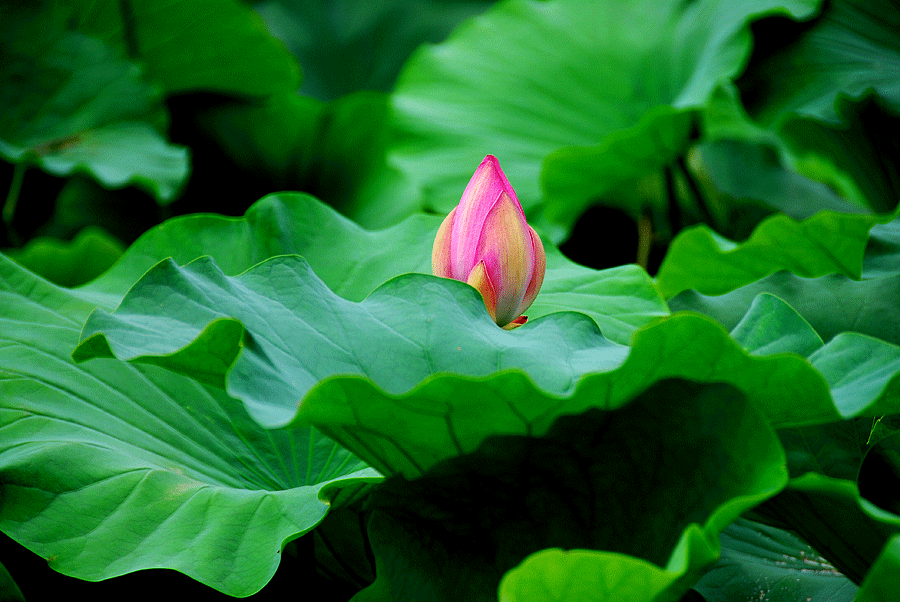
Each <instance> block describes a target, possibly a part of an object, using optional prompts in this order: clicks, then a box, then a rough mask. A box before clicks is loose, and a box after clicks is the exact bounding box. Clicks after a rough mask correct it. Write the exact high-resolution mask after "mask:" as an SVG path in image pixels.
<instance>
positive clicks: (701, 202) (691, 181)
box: [675, 155, 716, 228]
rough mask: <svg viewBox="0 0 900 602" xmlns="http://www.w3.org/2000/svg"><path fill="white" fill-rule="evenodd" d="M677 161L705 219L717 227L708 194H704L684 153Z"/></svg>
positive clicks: (711, 225) (712, 226)
mask: <svg viewBox="0 0 900 602" xmlns="http://www.w3.org/2000/svg"><path fill="white" fill-rule="evenodd" d="M675 162H676V164H677V165H678V169H679V171H680V172H681V174H682V175H683V176H684V180H685V182H687V185H688V188H689V189H690V191H691V196H693V197H694V200H695V201H696V202H697V208H698V209H699V210H700V213H701V214H702V216H703V221H704V222H706V223H707V224H709V226H710V227H711V228H715V226H716V220H715V218H714V217H713V214H712V211H710V210H709V203H708V202H707V200H706V195H705V194H703V190H701V189H700V185H699V184H698V183H697V179H696V178H694V175H693V174H692V173H691V170H690V169H689V168H688V164H687V161H685V158H684V155H679V156H678V158H677V159H676V160H675Z"/></svg>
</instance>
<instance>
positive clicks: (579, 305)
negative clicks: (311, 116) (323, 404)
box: [90, 194, 668, 343]
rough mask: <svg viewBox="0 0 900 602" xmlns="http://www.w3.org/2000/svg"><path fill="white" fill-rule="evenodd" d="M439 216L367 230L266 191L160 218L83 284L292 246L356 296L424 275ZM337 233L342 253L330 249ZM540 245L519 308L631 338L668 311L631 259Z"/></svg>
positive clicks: (228, 268)
mask: <svg viewBox="0 0 900 602" xmlns="http://www.w3.org/2000/svg"><path fill="white" fill-rule="evenodd" d="M441 219H442V218H441V217H439V216H425V215H416V216H413V217H410V218H408V219H406V220H405V221H403V222H402V223H401V224H398V225H396V226H394V227H391V228H388V229H385V230H379V231H368V230H364V229H362V228H360V227H359V226H358V225H356V224H355V223H354V222H351V221H350V220H348V219H346V218H344V217H342V216H340V215H339V214H338V213H336V212H335V211H334V210H333V209H331V208H329V207H328V206H326V205H323V204H322V203H321V202H319V201H317V200H316V199H314V198H312V197H310V196H308V195H304V194H277V195H270V196H268V197H266V198H264V199H262V200H261V201H259V202H258V203H256V204H255V205H254V206H253V207H251V208H250V209H249V210H248V211H247V215H246V217H245V218H243V219H234V218H226V217H221V216H212V215H195V216H186V217H181V218H176V219H173V220H170V221H169V222H166V223H165V224H163V225H162V226H160V227H158V228H155V229H153V230H151V231H150V232H148V233H147V234H146V235H145V236H143V237H142V238H141V239H139V240H138V241H137V242H136V243H135V244H134V245H132V246H131V247H130V248H129V249H128V250H127V251H126V252H125V255H124V256H123V259H122V261H120V262H119V264H117V265H116V266H114V267H113V268H112V270H111V271H110V272H109V273H107V274H105V275H104V276H102V277H101V278H100V279H99V280H97V281H95V282H94V283H92V284H91V285H90V288H91V290H96V291H103V292H113V293H115V294H117V295H118V296H119V297H120V298H121V296H122V295H124V294H125V292H126V291H127V289H128V287H129V286H130V285H131V284H132V283H133V282H134V278H133V277H132V276H131V275H132V274H135V273H137V274H140V273H143V272H145V271H146V270H148V269H150V268H151V267H152V266H153V265H154V264H156V263H157V262H158V261H160V260H162V259H164V258H166V257H172V258H173V259H174V260H175V261H176V262H177V263H180V264H184V263H188V262H190V261H192V260H193V259H196V258H197V257H199V256H201V255H210V256H211V257H213V259H214V260H215V262H216V264H217V265H218V266H219V267H220V268H221V269H222V271H223V272H224V273H226V274H229V275H235V274H239V273H240V272H243V271H244V270H246V269H248V268H250V267H251V266H253V265H254V264H256V263H258V262H260V261H262V260H264V259H266V258H268V257H272V256H273V255H282V254H299V255H302V256H303V257H304V258H305V259H306V260H307V261H308V262H309V265H310V266H311V267H312V269H313V271H314V272H315V274H316V276H317V277H318V278H321V279H322V281H323V282H324V283H325V284H326V285H327V286H328V288H330V289H331V290H332V291H334V292H335V293H337V294H338V295H340V296H341V297H343V298H345V299H349V300H351V301H361V300H362V299H364V298H365V297H366V296H367V295H369V294H370V293H371V292H372V291H374V290H375V289H376V288H377V287H378V286H379V285H381V284H382V283H384V282H385V281H386V280H389V279H391V278H393V277H394V276H397V275H399V274H404V273H408V272H419V273H431V250H432V246H433V241H434V236H435V234H436V233H437V229H438V226H440V223H441ZM338 240H339V241H340V244H341V253H334V241H338ZM546 250H547V276H546V277H545V279H544V285H543V287H542V289H541V294H540V295H538V297H537V300H536V301H535V303H534V305H532V306H531V308H530V309H529V310H528V311H527V312H526V313H527V315H528V316H529V318H530V319H535V318H538V317H540V316H543V315H546V314H548V313H551V312H555V311H562V310H575V311H580V312H583V313H585V314H587V315H589V316H590V317H591V318H593V319H594V321H595V322H596V323H597V325H598V326H599V327H600V329H601V330H602V331H603V334H604V336H605V337H606V338H608V339H610V340H612V341H615V342H617V343H628V341H629V340H630V338H631V335H632V333H633V332H634V331H635V329H636V328H639V327H641V326H644V325H646V324H648V323H649V322H651V321H653V320H654V319H656V318H657V317H660V316H664V315H667V314H668V308H667V306H666V304H665V302H664V301H663V300H662V298H661V296H660V295H659V292H658V291H657V289H656V287H655V286H653V283H652V281H651V280H650V278H649V277H648V276H647V274H646V272H644V271H643V270H641V269H640V268H638V267H637V266H633V265H632V266H622V267H620V268H616V269H612V270H604V271H600V272H598V271H597V270H592V269H589V268H585V267H582V266H579V265H577V264H575V263H572V262H571V261H569V260H567V259H566V258H565V257H563V255H562V254H561V253H560V252H559V250H558V249H556V248H555V247H552V246H550V245H549V244H547V245H546Z"/></svg>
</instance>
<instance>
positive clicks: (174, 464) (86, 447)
mask: <svg viewBox="0 0 900 602" xmlns="http://www.w3.org/2000/svg"><path fill="white" fill-rule="evenodd" d="M135 277H136V275H135ZM109 301H110V300H109V298H108V297H106V296H104V295H102V294H96V293H89V292H86V291H71V290H66V289H61V288H57V287H56V286H53V285H51V284H49V283H47V282H46V281H44V280H42V279H40V278H38V277H37V276H35V275H33V274H31V273H29V272H27V271H25V270H24V269H23V268H21V267H19V266H18V265H17V264H15V263H13V262H12V261H11V260H9V259H7V258H6V257H4V256H0V325H2V328H0V333H2V334H0V430H2V433H3V436H2V437H0V442H2V443H0V483H2V486H0V487H2V497H3V500H4V503H3V506H2V510H0V528H2V530H3V531H4V532H5V533H7V534H8V535H9V536H10V537H12V538H13V539H15V540H16V541H18V542H19V543H21V544H22V545H24V546H26V547H27V548H29V549H30V550H32V551H34V552H36V553H38V554H39V555H41V556H43V557H44V558H47V559H48V560H49V562H50V565H51V566H52V567H53V568H54V569H56V570H58V571H60V572H63V573H65V574H68V575H72V576H76V577H79V578H81V579H88V580H98V579H105V578H109V577H113V576H116V575H121V574H123V573H128V572H131V571H135V570H138V569H143V568H150V567H166V568H171V569H176V570H179V571H181V572H184V573H186V574H188V575H190V576H191V577H193V578H194V579H197V580H199V581H201V582H203V583H205V584H207V585H210V586H212V587H215V588H217V589H219V590H221V591H224V592H226V593H229V594H231V595H238V596H246V595H249V594H251V593H254V592H255V591H257V590H259V589H260V588H261V587H262V586H263V585H265V583H266V582H267V581H268V580H269V579H270V578H271V576H272V574H273V573H274V572H275V569H276V567H277V566H278V563H279V560H280V552H281V549H282V548H283V546H284V545H285V544H286V543H287V542H288V541H290V540H291V539H293V538H295V537H297V536H299V535H300V534H302V533H304V532H306V531H308V530H310V529H312V528H313V527H314V526H315V525H316V524H317V523H318V522H319V521H320V520H321V519H322V517H323V516H324V515H325V513H326V512H327V510H328V507H329V501H332V500H334V501H336V500H335V498H336V495H337V493H338V492H339V490H340V488H341V487H346V486H348V485H354V486H358V484H359V483H361V482H365V481H372V480H377V479H378V478H379V476H378V474H377V473H375V472H374V471H372V470H371V469H369V468H367V467H366V465H365V464H363V463H362V462H360V461H359V460H358V459H356V458H354V457H353V456H352V455H351V454H350V453H349V452H347V451H346V450H343V449H341V448H340V447H338V446H337V445H336V444H335V443H334V442H333V441H331V440H329V439H327V438H325V437H323V436H322V435H321V434H319V433H318V432H317V431H315V430H314V429H310V428H297V429H288V430H282V431H278V432H268V431H265V430H264V429H262V428H260V427H259V426H258V424H257V423H255V422H254V421H252V420H251V419H250V417H249V416H248V415H247V413H246V412H245V411H244V409H243V407H242V406H241V404H240V403H239V402H237V401H235V400H234V399H231V398H229V397H228V396H227V395H225V394H224V393H223V392H222V391H220V390H216V389H213V388H210V387H205V386H202V385H199V384H198V383H197V382H196V381H193V380H189V379H185V378H183V377H180V376H178V375H176V374H173V373H171V372H168V371H165V370H161V369H159V368H154V367H150V366H131V365H128V364H124V363H121V362H109V361H98V362H93V363H91V364H89V365H83V366H76V365H74V364H73V363H72V360H71V358H70V354H71V351H72V349H74V347H75V345H76V343H77V341H78V337H79V331H80V328H81V323H82V322H83V321H84V319H85V318H86V317H87V315H88V314H89V313H90V311H91V310H92V309H93V308H94V307H96V306H98V305H99V306H102V307H109V308H111V306H110V305H107V303H109ZM113 306H114V305H113Z"/></svg>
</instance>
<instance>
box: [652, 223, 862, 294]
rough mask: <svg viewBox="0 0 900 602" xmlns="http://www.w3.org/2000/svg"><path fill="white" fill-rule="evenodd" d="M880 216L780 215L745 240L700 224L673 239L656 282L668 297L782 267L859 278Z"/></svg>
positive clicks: (732, 284) (738, 282) (731, 285)
mask: <svg viewBox="0 0 900 602" xmlns="http://www.w3.org/2000/svg"><path fill="white" fill-rule="evenodd" d="M876 220H877V218H876V217H874V216H869V215H851V214H845V213H835V212H833V211H822V212H820V213H816V214H815V215H813V216H811V217H809V218H806V219H804V220H799V221H798V220H794V219H791V218H789V217H787V216H786V215H783V214H776V215H774V216H771V217H769V218H767V219H765V220H764V221H763V222H762V223H760V225H759V226H758V227H757V228H756V229H755V230H754V231H753V234H752V235H751V236H750V238H749V239H748V240H747V241H745V242H742V243H735V242H734V241H731V240H728V239H726V238H724V237H722V236H719V235H718V234H716V233H715V232H714V231H713V230H711V229H710V228H709V227H708V226H706V225H705V224H701V225H699V226H695V227H692V228H688V229H686V230H684V231H682V232H681V233H680V234H679V235H678V236H677V237H676V238H675V240H673V241H672V245H671V246H670V247H669V251H668V253H667V254H666V257H665V259H664V260H663V263H662V265H661V266H660V268H659V274H658V275H657V282H658V284H659V287H660V289H661V290H662V292H663V294H664V295H665V296H666V297H667V298H669V297H674V296H675V295H677V294H678V293H680V292H682V291H685V290H688V289H692V290H696V291H698V292H700V293H703V294H706V295H721V294H723V293H727V292H729V291H733V290H734V289H736V288H739V287H741V286H744V285H745V284H749V283H751V282H755V281H757V280H759V279H761V278H763V277H765V276H768V275H769V274H773V273H775V272H777V271H779V270H790V271H791V272H793V273H794V274H797V275H798V276H802V277H804V278H815V277H818V276H824V275H826V274H843V275H845V276H849V277H851V278H859V277H860V275H861V273H862V263H863V253H864V251H865V248H866V243H867V241H868V233H869V229H870V228H872V226H873V225H875V223H876Z"/></svg>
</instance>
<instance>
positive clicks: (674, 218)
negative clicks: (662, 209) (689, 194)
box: [663, 164, 682, 237]
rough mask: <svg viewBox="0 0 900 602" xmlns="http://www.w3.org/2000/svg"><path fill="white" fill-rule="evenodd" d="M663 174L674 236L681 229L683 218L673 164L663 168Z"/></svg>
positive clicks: (670, 224) (670, 223)
mask: <svg viewBox="0 0 900 602" xmlns="http://www.w3.org/2000/svg"><path fill="white" fill-rule="evenodd" d="M663 175H664V176H665V180H666V197H667V199H668V217H669V226H670V227H671V228H672V237H674V236H675V235H676V234H677V233H678V231H679V230H681V227H682V220H681V207H680V206H679V205H678V191H677V190H676V189H675V173H674V171H673V169H672V165H671V164H669V165H666V166H665V167H664V168H663Z"/></svg>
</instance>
